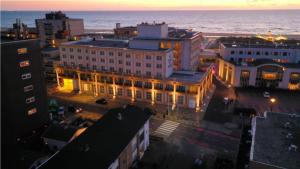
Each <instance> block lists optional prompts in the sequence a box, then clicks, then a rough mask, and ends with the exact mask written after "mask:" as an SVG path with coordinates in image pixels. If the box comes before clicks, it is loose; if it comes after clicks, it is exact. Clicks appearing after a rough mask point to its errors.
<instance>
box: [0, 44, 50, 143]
mask: <svg viewBox="0 0 300 169" xmlns="http://www.w3.org/2000/svg"><path fill="white" fill-rule="evenodd" d="M38 42H39V41H38V40H22V41H13V42H7V43H2V44H1V48H2V49H3V50H1V56H2V61H3V63H5V64H3V65H2V67H1V70H2V73H3V74H2V76H1V80H2V85H1V90H2V94H1V98H2V99H1V100H2V101H1V103H2V106H3V107H2V125H4V126H5V127H4V128H3V129H8V130H9V131H6V130H5V132H3V133H5V134H8V135H10V137H5V138H7V139H9V140H10V141H9V142H8V143H15V142H16V140H17V137H20V136H22V135H24V134H26V133H28V132H31V130H33V129H35V128H38V127H41V126H42V125H43V124H44V123H46V122H47V121H48V118H49V116H48V113H47V99H46V87H45V82H44V76H43V72H42V58H41V53H40V49H39V46H38ZM21 49H24V50H27V52H25V53H23V54H18V50H19V51H20V50H21ZM24 62H27V63H29V64H26V65H27V66H23V67H21V63H24ZM25 74H26V75H28V76H26V77H27V78H26V79H25ZM22 76H23V78H22ZM31 85H32V86H31ZM28 86H31V87H28ZM24 87H27V88H26V90H25V89H24ZM27 89H28V90H27ZM29 89H30V90H29ZM29 98H33V99H29ZM16 105H18V106H16Z"/></svg>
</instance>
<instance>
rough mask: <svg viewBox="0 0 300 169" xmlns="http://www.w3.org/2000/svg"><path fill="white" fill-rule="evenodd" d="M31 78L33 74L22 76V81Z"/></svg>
mask: <svg viewBox="0 0 300 169" xmlns="http://www.w3.org/2000/svg"><path fill="white" fill-rule="evenodd" d="M30 78H31V73H25V74H22V79H23V80H25V79H30Z"/></svg>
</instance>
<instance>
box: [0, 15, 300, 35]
mask: <svg viewBox="0 0 300 169" xmlns="http://www.w3.org/2000/svg"><path fill="white" fill-rule="evenodd" d="M47 12H49V11H1V27H12V24H13V23H14V22H15V20H16V18H20V19H21V21H22V22H23V23H25V24H27V25H28V26H29V27H35V19H40V18H44V17H45V13H47ZM63 12H65V13H66V15H67V16H68V17H70V18H82V19H83V20H84V26H85V29H86V30H112V29H113V28H115V24H116V23H121V26H135V25H137V24H139V23H141V22H148V23H152V22H166V23H167V24H168V25H169V26H173V27H178V28H188V29H193V30H195V31H201V32H210V33H237V34H239V33H240V34H245V33H247V34H264V33H267V32H268V31H271V32H272V33H274V34H293V35H300V24H299V23H300V10H147V11H139V10H136V11H63Z"/></svg>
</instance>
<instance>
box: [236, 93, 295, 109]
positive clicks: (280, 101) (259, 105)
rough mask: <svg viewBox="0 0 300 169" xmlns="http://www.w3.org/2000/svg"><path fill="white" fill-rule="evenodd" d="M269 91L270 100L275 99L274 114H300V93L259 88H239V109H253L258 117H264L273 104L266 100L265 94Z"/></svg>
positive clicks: (237, 104)
mask: <svg viewBox="0 0 300 169" xmlns="http://www.w3.org/2000/svg"><path fill="white" fill-rule="evenodd" d="M265 91H268V92H269V93H270V95H271V97H270V98H275V99H276V102H275V104H273V105H272V111H273V112H279V113H296V114H300V105H299V103H300V102H299V101H300V92H297V91H290V90H270V89H258V88H237V89H236V93H237V94H238V97H237V103H236V106H237V107H246V108H253V109H255V110H256V111H257V113H258V115H263V112H264V111H270V109H271V103H270V99H269V98H264V97H263V93H264V92H265Z"/></svg>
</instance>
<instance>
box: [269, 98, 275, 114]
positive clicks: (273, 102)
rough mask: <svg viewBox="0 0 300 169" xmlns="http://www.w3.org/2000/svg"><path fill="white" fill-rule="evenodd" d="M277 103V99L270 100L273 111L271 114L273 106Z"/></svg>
mask: <svg viewBox="0 0 300 169" xmlns="http://www.w3.org/2000/svg"><path fill="white" fill-rule="evenodd" d="M275 102H276V99H275V98H271V99H270V110H271V112H272V111H273V105H274V104H275Z"/></svg>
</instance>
